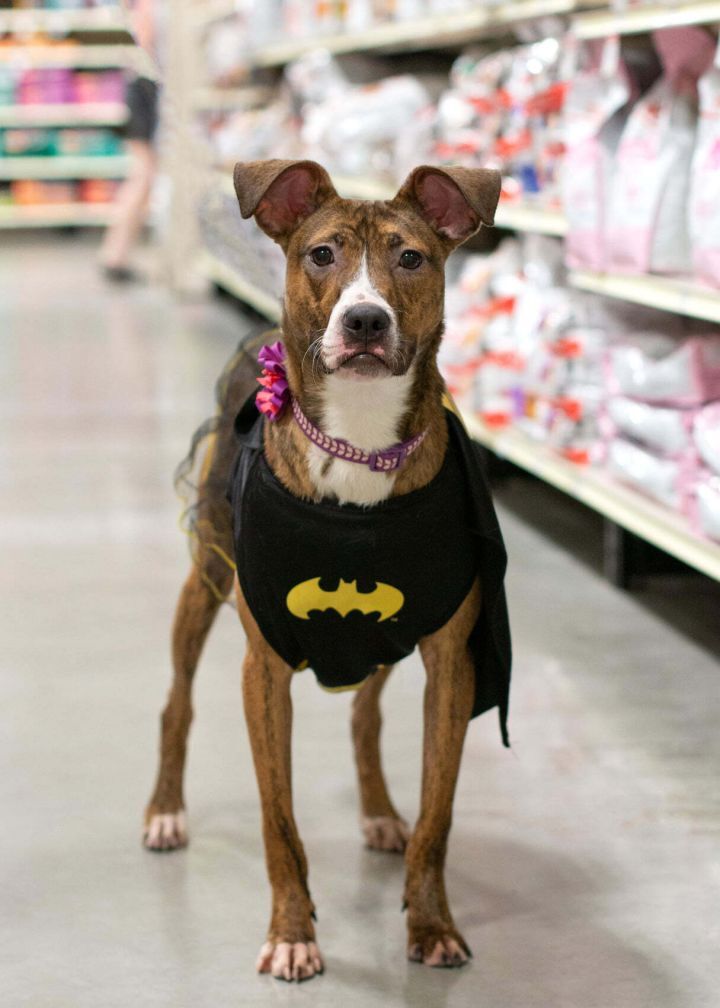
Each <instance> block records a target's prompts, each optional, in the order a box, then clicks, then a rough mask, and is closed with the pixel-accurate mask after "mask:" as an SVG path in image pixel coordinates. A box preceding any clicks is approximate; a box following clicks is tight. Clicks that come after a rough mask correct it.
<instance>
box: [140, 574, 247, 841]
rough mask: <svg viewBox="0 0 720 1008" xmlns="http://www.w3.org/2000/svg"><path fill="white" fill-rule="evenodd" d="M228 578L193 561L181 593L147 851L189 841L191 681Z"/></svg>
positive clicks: (229, 582)
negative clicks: (186, 779)
mask: <svg viewBox="0 0 720 1008" xmlns="http://www.w3.org/2000/svg"><path fill="white" fill-rule="evenodd" d="M209 575H210V576H209ZM232 579H233V572H232V570H231V569H230V568H229V567H227V566H226V565H225V564H221V563H220V562H219V560H218V561H217V562H211V561H208V562H206V563H205V564H202V565H198V564H194V565H193V567H192V569H191V571H190V574H189V576H188V579H187V581H186V582H185V584H184V586H183V589H182V592H181V593H180V598H179V600H178V605H177V609H176V611H175V622H174V625H173V633H172V657H173V669H174V676H173V682H172V686H171V689H170V696H169V697H168V701H167V705H166V707H165V709H164V711H163V713H162V718H161V735H160V768H159V771H158V776H157V782H156V784H155V790H154V792H153V796H152V798H151V799H150V803H149V805H148V807H147V810H146V812H145V828H144V833H143V842H144V844H145V846H146V847H147V848H148V849H149V850H154V851H167V850H174V849H175V848H177V847H184V846H185V844H186V843H187V825H186V820H185V802H184V800H183V773H184V769H185V753H186V747H187V737H188V732H189V730H190V722H191V721H192V700H191V690H192V682H193V677H194V674H195V669H196V668H197V663H198V661H199V658H200V654H201V652H202V648H203V644H204V643H205V639H206V637H207V635H208V632H209V631H210V628H211V626H212V624H213V621H214V620H215V616H216V615H217V611H218V609H219V608H220V605H221V604H222V601H223V594H224V595H225V596H227V595H228V594H229V593H230V590H231V588H232Z"/></svg>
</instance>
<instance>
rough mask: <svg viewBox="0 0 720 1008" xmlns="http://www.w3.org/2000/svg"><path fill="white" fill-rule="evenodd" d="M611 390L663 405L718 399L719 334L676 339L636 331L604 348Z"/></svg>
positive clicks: (679, 404)
mask: <svg viewBox="0 0 720 1008" xmlns="http://www.w3.org/2000/svg"><path fill="white" fill-rule="evenodd" d="M607 384H608V391H609V394H610V395H622V396H632V397H633V398H635V399H641V400H644V401H645V402H649V403H656V404H658V405H667V406H702V405H703V404H704V403H706V402H710V401H711V400H713V399H720V336H717V335H712V336H711V335H708V336H693V337H691V338H690V339H685V340H682V341H680V342H678V341H677V340H674V339H672V338H671V337H668V336H664V335H662V334H659V333H658V334H655V333H647V334H638V335H637V336H636V337H635V339H634V341H633V342H632V343H630V342H628V343H625V344H619V345H618V346H615V347H612V348H611V349H610V351H609V352H608V379H607Z"/></svg>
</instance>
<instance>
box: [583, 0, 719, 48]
mask: <svg viewBox="0 0 720 1008" xmlns="http://www.w3.org/2000/svg"><path fill="white" fill-rule="evenodd" d="M717 22H720V2H718V0H698V2H697V3H679V4H675V5H672V6H671V5H670V4H668V5H667V6H665V5H664V4H648V5H642V4H641V5H638V6H637V7H629V8H628V9H627V10H624V11H613V10H599V11H592V12H588V13H586V14H579V15H578V16H577V17H575V18H573V23H572V27H573V33H574V34H575V36H576V37H577V38H581V39H593V38H606V37H607V36H608V35H634V34H638V33H640V32H648V31H653V30H655V29H656V28H671V27H675V28H676V27H678V26H680V25H700V24H714V23H717Z"/></svg>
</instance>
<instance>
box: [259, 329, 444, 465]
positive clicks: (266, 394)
mask: <svg viewBox="0 0 720 1008" xmlns="http://www.w3.org/2000/svg"><path fill="white" fill-rule="evenodd" d="M258 357H259V360H260V363H261V364H263V365H264V368H263V373H262V375H261V377H260V378H258V381H259V383H260V384H261V385H262V389H261V390H260V392H258V394H257V397H256V402H257V406H258V409H259V410H260V412H261V413H264V414H265V416H266V417H267V419H268V420H276V419H277V418H278V417H279V416H280V415H281V414H282V413H283V412H284V411H285V407H286V406H287V405H288V402H289V403H290V406H291V408H292V412H293V416H294V417H295V422H296V423H297V425H298V427H299V428H300V430H301V431H302V432H303V434H304V435H305V437H306V438H308V440H310V441H312V443H313V444H314V445H315V446H316V447H318V448H320V449H321V450H322V451H324V452H327V454H328V455H332V456H333V458H339V459H342V460H343V461H344V462H357V463H358V465H365V466H367V467H368V468H369V469H370V470H371V471H372V472H383V473H392V472H396V471H397V470H398V469H399V468H400V467H401V466H402V465H403V464H404V463H405V462H406V460H407V459H408V458H409V457H410V456H411V455H412V454H413V452H415V451H417V449H418V448H419V447H420V445H421V444H422V443H423V441H424V440H425V438H426V436H427V431H426V430H424V431H422V433H421V434H416V435H415V436H414V437H411V438H408V440H407V441H401V442H399V443H398V444H394V445H391V446H390V447H389V448H385V449H384V450H383V451H375V452H366V451H363V450H362V448H356V447H355V445H351V444H350V442H349V441H345V440H343V439H342V438H333V437H330V435H329V434H324V433H323V431H321V430H320V428H319V427H316V426H315V424H314V423H313V422H312V421H311V420H309V419H308V418H307V417H306V416H305V414H304V413H303V411H302V409H301V408H300V404H299V403H298V401H297V399H296V398H295V396H294V395H292V393H291V392H290V388H289V386H288V383H287V375H286V371H285V364H284V359H285V348H284V347H283V345H282V343H280V342H279V341H278V342H277V343H274V344H273V345H272V346H264V347H263V348H262V349H261V351H260V353H259V355H258Z"/></svg>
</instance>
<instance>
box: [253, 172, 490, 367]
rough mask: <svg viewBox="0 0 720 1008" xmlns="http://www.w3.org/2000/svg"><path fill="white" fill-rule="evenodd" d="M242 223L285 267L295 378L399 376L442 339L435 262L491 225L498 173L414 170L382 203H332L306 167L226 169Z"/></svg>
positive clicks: (439, 275) (440, 269) (323, 179)
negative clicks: (249, 223) (254, 229)
mask: <svg viewBox="0 0 720 1008" xmlns="http://www.w3.org/2000/svg"><path fill="white" fill-rule="evenodd" d="M234 178H235V191H236V193H237V197H238V201H239V203H240V211H241V213H242V215H243V217H250V216H253V215H254V217H255V220H256V221H257V223H258V225H259V226H260V227H261V228H262V230H263V231H265V233H266V234H268V235H269V236H270V237H271V238H273V239H274V240H275V241H276V242H278V243H279V244H280V245H281V246H282V248H283V249H284V251H285V254H286V257H287V275H286V289H285V306H284V326H283V330H284V337H285V341H286V345H287V349H288V354H289V356H290V357H291V359H294V360H293V363H295V364H297V365H298V366H299V367H300V368H301V369H303V370H305V369H306V375H307V377H308V378H309V377H310V376H311V375H318V374H337V375H338V376H339V377H347V378H349V379H378V378H383V377H389V376H392V375H400V374H405V373H406V372H407V371H408V369H409V368H410V366H411V364H412V363H413V361H415V360H416V359H417V357H418V356H419V355H422V354H423V352H424V351H427V350H428V349H430V350H433V351H434V350H436V348H437V343H438V340H439V335H440V333H441V332H442V321H443V309H444V284H445V274H444V266H445V260H446V259H447V257H448V255H449V253H450V252H451V251H452V250H453V249H454V248H455V247H456V246H457V245H459V244H461V243H462V242H464V241H465V240H466V239H467V238H469V237H470V236H471V235H472V234H474V233H475V232H476V231H477V230H478V229H479V228H480V227H481V225H483V224H486V225H487V224H492V223H493V217H494V213H495V208H496V206H497V202H498V197H499V194H500V175H499V173H498V172H495V171H491V170H488V169H482V168H478V169H475V168H433V167H431V166H428V165H423V166H421V167H419V168H416V169H415V170H414V171H413V172H411V174H410V175H409V176H408V178H407V179H406V181H405V182H404V184H403V185H402V186H401V188H400V190H399V192H398V193H397V195H396V196H395V197H394V198H393V199H391V200H388V201H383V202H366V201H361V200H346V199H341V198H340V196H338V194H337V193H336V191H335V189H334V188H333V185H332V182H331V181H330V177H329V175H328V173H327V172H326V171H325V169H324V168H322V167H321V166H320V165H319V164H316V163H315V162H314V161H255V162H248V163H240V164H238V165H236V167H235V176H234Z"/></svg>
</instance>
